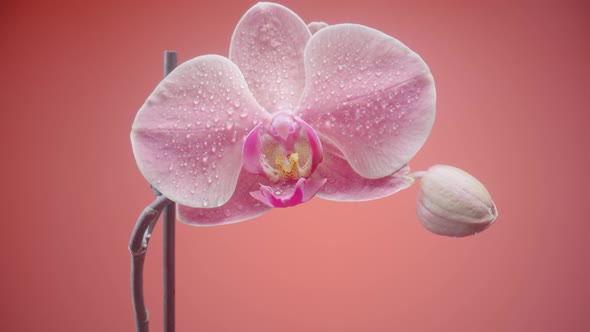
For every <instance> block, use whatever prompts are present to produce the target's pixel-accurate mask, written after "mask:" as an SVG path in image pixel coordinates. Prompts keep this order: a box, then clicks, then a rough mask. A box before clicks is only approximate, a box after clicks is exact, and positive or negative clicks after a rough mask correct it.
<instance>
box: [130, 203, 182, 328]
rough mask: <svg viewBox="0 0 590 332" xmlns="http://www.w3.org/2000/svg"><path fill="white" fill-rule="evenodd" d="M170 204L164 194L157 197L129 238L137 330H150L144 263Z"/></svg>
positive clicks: (132, 292)
mask: <svg viewBox="0 0 590 332" xmlns="http://www.w3.org/2000/svg"><path fill="white" fill-rule="evenodd" d="M170 205H173V203H172V201H170V200H169V199H168V198H166V197H164V196H158V197H156V199H155V200H154V201H153V202H152V203H151V204H150V205H148V206H147V207H146V208H145V209H144V210H143V212H141V215H140V216H139V219H137V223H136V224H135V227H134V228H133V232H131V239H130V240H129V253H130V254H131V294H132V300H133V310H134V314H135V327H136V330H137V332H148V331H149V315H148V312H147V308H146V307H145V302H144V299H143V265H144V262H145V255H146V253H147V248H148V243H149V241H150V237H151V236H152V230H153V229H154V226H155V225H156V222H157V221H158V217H159V216H160V214H161V213H162V210H163V209H164V208H166V207H167V206H170Z"/></svg>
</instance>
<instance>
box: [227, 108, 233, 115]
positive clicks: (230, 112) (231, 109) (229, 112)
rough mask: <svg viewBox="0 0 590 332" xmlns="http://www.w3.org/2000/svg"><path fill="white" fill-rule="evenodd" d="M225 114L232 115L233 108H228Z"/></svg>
mask: <svg viewBox="0 0 590 332" xmlns="http://www.w3.org/2000/svg"><path fill="white" fill-rule="evenodd" d="M226 112H227V114H228V115H232V114H233V113H234V109H233V108H228V109H227V110H226Z"/></svg>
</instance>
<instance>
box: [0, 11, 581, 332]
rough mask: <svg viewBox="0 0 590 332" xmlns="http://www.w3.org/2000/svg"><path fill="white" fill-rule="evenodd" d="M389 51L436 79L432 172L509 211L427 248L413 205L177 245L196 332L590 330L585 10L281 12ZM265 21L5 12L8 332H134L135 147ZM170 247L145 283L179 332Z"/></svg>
mask: <svg viewBox="0 0 590 332" xmlns="http://www.w3.org/2000/svg"><path fill="white" fill-rule="evenodd" d="M283 3H284V4H285V5H287V6H288V7H290V8H291V9H293V10H294V11H295V12H296V13H298V14H299V15H300V16H301V17H302V18H303V19H304V20H306V21H313V20H325V21H327V22H329V23H340V22H355V23H360V24H365V25H369V26H371V27H374V28H377V29H379V30H381V31H384V32H385V33H387V34H390V35H393V36H395V37H397V38H399V39H400V40H402V41H403V42H404V43H406V44H407V45H409V46H410V47H411V48H412V49H414V50H416V51H417V52H418V53H419V54H420V55H422V57H423V58H424V59H425V60H426V62H427V63H428V64H429V66H430V67H431V69H432V72H433V73H434V77H435V80H436V84H437V91H438V108H437V111H438V114H437V121H436V123H435V126H434V130H433V132H432V135H431V136H430V138H429V140H428V142H427V143H426V145H425V147H424V148H423V149H422V150H421V151H420V153H419V155H418V156H417V157H416V158H415V160H414V162H413V164H412V166H413V168H414V169H415V170H419V169H425V168H427V167H428V166H430V165H433V164H436V163H446V164H451V165H455V166H458V167H461V168H463V169H465V170H467V171H469V172H471V173H472V174H473V175H475V176H476V177H478V178H479V179H480V180H481V181H482V182H484V183H485V184H486V186H487V187H488V189H489V191H490V192H491V193H492V195H493V197H494V199H495V201H496V204H497V206H498V208H499V211H500V218H499V219H498V221H497V223H496V224H495V225H494V226H493V227H492V228H491V229H489V230H488V231H486V232H484V233H482V234H480V235H477V236H474V237H470V238H465V239H449V238H443V237H438V236H435V235H432V234H430V233H428V232H427V231H426V230H425V229H423V228H422V226H421V225H420V224H419V222H418V220H417V217H416V216H415V213H414V200H415V196H416V191H417V189H418V188H417V186H415V187H412V188H410V189H409V190H406V191H404V192H402V193H399V194H397V195H395V196H393V197H389V198H386V199H382V200H378V201H372V202H366V203H356V204H344V203H332V202H327V201H321V200H319V199H315V200H313V201H312V202H310V203H308V204H304V205H302V206H299V207H297V208H293V209H286V210H275V211H273V212H271V213H269V214H267V215H265V216H263V217H261V218H259V219H258V220H255V221H250V222H245V223H240V224H235V225H231V226H224V227H218V228H193V227H189V226H186V225H181V224H179V225H178V227H177V238H178V243H177V297H178V299H177V308H178V311H177V327H178V329H177V330H178V331H179V332H182V331H207V332H214V331H455V332H458V331H588V330H590V315H589V312H588V308H589V307H590V283H588V280H590V276H589V271H590V268H589V263H590V257H589V256H590V250H589V249H588V247H587V243H588V240H587V239H588V234H589V233H590V220H589V219H590V218H589V216H588V212H587V211H588V202H587V200H588V198H589V195H588V188H589V187H590V181H589V176H588V171H587V168H588V161H589V160H588V159H589V158H588V143H589V140H588V132H589V130H590V126H589V122H590V115H589V114H590V113H589V112H588V103H587V99H588V96H589V93H590V70H589V66H588V59H590V48H589V43H588V40H590V34H589V31H590V23H589V22H590V21H589V20H588V18H589V17H590V10H589V7H588V6H587V5H586V2H584V1H559V2H558V1H555V2H546V3H543V4H540V2H537V1H534V2H532V1H531V2H516V3H514V2H513V3H511V4H508V2H505V3H504V4H498V3H496V2H471V1H469V2H468V1H446V2H442V1H433V2H425V1H416V2H410V1H404V2H394V1H377V0H363V1H354V2H353V1H328V0H315V1H312V0H306V1H294V0H293V1H284V2H283ZM252 4H253V2H250V1H224V0H216V1H201V2H199V1H184V2H175V1H167V2H166V1H159V2H155V1H137V2H119V1H96V2H86V1H52V2H49V1H48V2H46V3H42V2H37V3H34V4H31V3H29V4H25V3H24V2H21V1H5V2H4V3H3V5H2V6H1V7H2V8H1V9H0V31H1V35H0V36H1V37H0V45H1V46H0V47H1V50H2V52H1V53H0V60H1V61H0V63H1V65H0V66H1V67H2V75H1V79H0V97H1V98H0V100H1V101H2V104H1V105H2V106H1V112H2V121H0V132H1V135H2V139H1V141H0V142H1V143H0V144H1V146H2V163H1V164H0V165H1V166H0V167H1V174H2V183H3V185H2V188H1V189H0V192H1V195H2V207H3V210H4V211H3V212H4V213H3V217H2V221H1V222H2V231H0V255H1V256H0V257H1V258H2V273H0V287H1V294H2V296H1V297H0V309H1V310H0V330H2V331H131V330H132V329H133V320H132V308H131V301H130V291H129V255H128V253H127V248H126V246H127V241H128V239H129V234H130V231H131V229H132V226H133V223H134V222H135V219H136V218H137V216H138V214H139V213H140V211H141V210H142V209H143V208H144V207H145V206H146V205H147V204H148V203H149V202H150V201H151V200H152V194H151V191H150V190H149V188H148V185H147V184H146V183H145V180H144V179H143V178H142V176H141V175H140V173H139V171H138V170H137V168H136V166H135V162H134V160H133V155H132V153H131V146H130V142H129V130H130V126H131V123H132V121H133V118H134V116H135V112H136V110H137V109H138V108H139V107H140V106H141V104H142V103H143V101H144V99H145V98H146V97H147V95H148V94H149V93H150V92H151V90H152V89H153V88H154V86H155V85H156V84H157V82H158V81H159V80H160V78H161V71H162V64H161V61H162V51H163V50H164V49H175V50H177V51H179V55H180V60H181V61H184V60H187V59H189V58H191V57H194V56H197V55H201V54H207V53H217V54H223V55H226V54H227V52H228V47H229V41H230V37H231V33H232V31H233V29H234V26H235V24H236V23H237V22H238V20H239V18H240V17H241V15H242V14H243V13H244V12H245V11H246V10H247V9H248V8H249V7H250V6H251V5H252ZM160 250H161V229H160V227H159V226H158V227H157V229H156V230H155V236H154V239H153V241H152V244H151V247H150V253H149V255H148V259H147V266H146V287H147V303H148V306H149V308H150V313H151V321H152V330H153V331H159V330H161V323H162V315H161V275H160V262H161V255H160Z"/></svg>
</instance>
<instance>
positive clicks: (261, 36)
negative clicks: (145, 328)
mask: <svg viewBox="0 0 590 332" xmlns="http://www.w3.org/2000/svg"><path fill="white" fill-rule="evenodd" d="M310 36H311V33H310V32H309V30H308V29H307V26H306V25H305V23H304V22H303V21H302V20H301V18H299V16H297V14H295V13H293V12H292V11H291V10H290V9H288V8H286V7H284V6H281V5H278V4H274V3H268V2H261V3H258V4H256V5H255V6H253V7H252V8H250V10H248V12H246V14H244V16H243V17H242V19H241V20H240V22H239V23H238V25H237V27H236V29H235V31H234V33H233V36H232V40H231V45H230V50H229V58H230V59H231V60H232V61H233V62H234V63H236V64H237V65H238V67H240V69H241V71H242V73H244V77H245V78H246V81H247V82H248V87H249V88H250V91H252V93H253V94H254V96H255V97H256V100H258V102H259V103H260V104H261V105H262V106H264V108H265V109H266V110H267V111H268V112H271V113H274V112H277V111H287V112H292V111H293V110H294V109H295V107H296V106H297V102H298V101H299V99H300V97H301V92H302V91H303V84H304V82H305V78H304V77H305V70H304V66H303V50H304V48H305V44H306V43H307V41H308V40H309V37H310Z"/></svg>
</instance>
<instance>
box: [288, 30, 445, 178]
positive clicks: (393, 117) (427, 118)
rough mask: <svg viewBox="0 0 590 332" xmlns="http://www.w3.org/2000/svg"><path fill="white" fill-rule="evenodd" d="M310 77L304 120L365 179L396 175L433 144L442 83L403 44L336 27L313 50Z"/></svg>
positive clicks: (308, 55) (308, 53) (317, 38)
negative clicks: (437, 92)
mask: <svg viewBox="0 0 590 332" xmlns="http://www.w3.org/2000/svg"><path fill="white" fill-rule="evenodd" d="M305 75H306V82H305V89H304V92H303V96H302V102H301V105H300V108H299V111H298V112H299V113H298V114H299V115H300V116H301V118H302V119H303V120H305V121H306V122H307V123H309V124H310V125H311V126H312V127H313V128H314V129H315V130H316V131H317V132H318V134H319V135H320V137H324V138H327V139H329V140H330V141H332V142H333V143H334V144H335V145H336V146H337V147H338V149H339V150H341V151H342V153H343V155H344V157H345V158H346V160H348V162H349V163H350V165H351V166H352V168H353V169H354V170H355V171H356V172H357V173H358V174H360V175H361V176H363V177H366V178H371V179H378V178H382V177H384V176H387V175H389V174H392V173H393V172H395V171H397V170H398V169H400V168H402V167H403V166H404V165H406V164H407V163H408V161H409V160H410V159H411V158H412V157H413V156H414V155H415V154H416V153H417V152H418V150H419V149H420V148H421V147H422V145H423V144H424V142H425V141H426V138H427V137H428V134H429V133H430V129H431V128H432V125H433V123H434V114H435V99H436V97H435V88H434V80H433V78H432V75H431V74H430V71H429V69H428V66H427V65H426V64H425V63H424V61H422V59H421V58H420V56H418V54H416V53H414V52H412V51H411V50H410V49H409V48H408V47H406V46H405V45H403V44H402V43H401V42H399V41H398V40H396V39H394V38H392V37H390V36H387V35H385V34H383V33H381V32H379V31H377V30H374V29H371V28H368V27H365V26H361V25H354V24H340V25H332V26H328V27H326V28H323V29H321V30H320V31H318V32H317V33H316V34H314V35H313V36H312V38H311V39H310V40H309V42H308V44H307V47H306V49H305Z"/></svg>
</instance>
